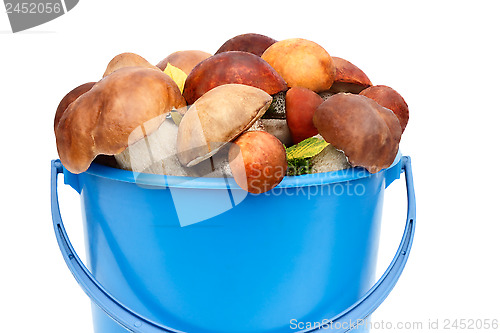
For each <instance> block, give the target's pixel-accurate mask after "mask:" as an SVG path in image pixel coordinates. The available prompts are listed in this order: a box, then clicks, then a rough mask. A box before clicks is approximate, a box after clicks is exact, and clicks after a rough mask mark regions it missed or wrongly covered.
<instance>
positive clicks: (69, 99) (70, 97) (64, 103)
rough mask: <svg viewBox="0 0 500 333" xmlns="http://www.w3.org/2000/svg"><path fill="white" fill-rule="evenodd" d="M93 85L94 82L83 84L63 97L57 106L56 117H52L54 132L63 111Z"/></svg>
mask: <svg viewBox="0 0 500 333" xmlns="http://www.w3.org/2000/svg"><path fill="white" fill-rule="evenodd" d="M94 84H95V82H87V83H84V84H82V85H81V86H78V87H76V88H75V89H73V90H71V91H70V92H69V93H67V94H66V96H64V97H63V99H62V100H61V102H60V103H59V105H58V106H57V110H56V115H55V117H54V131H55V130H56V128H57V125H58V124H59V120H60V119H61V117H62V115H63V113H64V111H66V109H67V108H68V106H69V105H70V104H71V103H73V102H74V101H75V100H76V99H77V98H78V97H80V95H82V94H85V93H86V92H87V91H89V90H90V89H91V88H92V87H93V86H94Z"/></svg>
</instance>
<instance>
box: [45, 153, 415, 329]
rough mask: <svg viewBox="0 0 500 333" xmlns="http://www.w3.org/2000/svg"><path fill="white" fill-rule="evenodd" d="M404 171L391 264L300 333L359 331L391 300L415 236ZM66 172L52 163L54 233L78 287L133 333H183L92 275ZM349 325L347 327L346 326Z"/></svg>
mask: <svg viewBox="0 0 500 333" xmlns="http://www.w3.org/2000/svg"><path fill="white" fill-rule="evenodd" d="M402 171H404V172H405V178H406V189H407V196H408V213H407V218H406V227H405V231H404V234H403V239H402V241H401V243H400V245H399V248H398V251H397V253H396V255H395V256H394V259H393V260H392V262H391V264H390V265H389V267H388V268H387V270H386V271H385V273H384V274H383V275H382V277H381V278H380V279H379V280H378V281H377V283H376V284H375V285H374V286H373V287H372V288H371V289H370V290H369V291H368V292H367V293H366V294H365V295H364V296H363V297H362V298H361V299H360V300H358V301H357V302H356V303H354V304H353V305H352V306H350V307H349V308H348V309H346V310H345V311H344V312H342V313H340V314H339V315H337V316H335V317H334V318H332V319H330V320H329V321H323V322H322V324H323V325H322V326H319V327H314V328H311V329H307V330H304V331H301V332H300V333H310V332H318V331H323V330H326V329H328V332H335V333H340V332H348V331H350V330H352V329H354V328H355V325H356V323H359V321H360V320H364V319H366V318H367V317H368V316H370V315H371V314H372V313H373V311H375V310H376V309H377V308H378V307H379V306H380V304H382V302H383V301H384V300H385V299H386V298H387V296H388V295H389V294H390V292H391V291H392V289H393V288H394V286H395V285H396V283H397V281H398V279H399V277H400V276H401V273H402V272H403V269H404V267H405V265H406V262H407V260H408V256H409V254H410V249H411V245H412V242H413V236H414V233H415V217H416V216H415V215H416V208H415V190H414V187H413V174H412V170H411V161H410V157H409V156H403V157H402ZM62 172H63V166H62V164H61V162H60V161H59V160H53V161H52V169H51V208H52V221H53V225H54V231H55V233H56V238H57V242H58V244H59V248H60V249H61V252H62V255H63V257H64V260H65V261H66V264H67V265H68V268H69V270H70V271H71V273H72V274H73V276H74V277H75V279H76V281H77V282H78V284H79V285H80V286H81V287H82V289H83V290H84V291H85V293H86V294H87V295H88V296H89V297H90V299H91V300H92V302H94V303H95V304H96V305H97V306H98V307H99V308H101V309H102V310H103V311H104V312H105V313H106V314H107V315H108V316H109V317H111V318H112V319H113V320H115V321H116V322H117V323H119V324H120V325H122V326H123V327H124V328H126V329H127V330H129V331H130V332H136V333H181V331H179V330H175V329H172V328H169V327H166V326H163V325H161V324H159V323H155V322H154V321H151V320H149V319H147V318H144V317H143V316H141V315H140V314H138V313H136V312H134V311H133V310H131V309H129V308H128V307H126V306H125V305H123V304H122V303H120V302H119V301H118V300H117V299H116V298H114V297H113V296H112V295H110V294H109V293H108V292H107V291H106V290H105V289H104V287H103V286H102V285H101V284H100V283H99V282H98V281H97V280H96V279H95V277H94V276H93V275H92V273H90V271H89V270H88V269H87V267H85V265H84V264H83V263H82V261H81V260H80V258H79V257H78V255H77V254H76V252H75V250H74V249H73V246H72V245H71V241H70V240H69V238H68V235H67V233H66V230H65V229H64V224H63V221H62V218H61V212H60V210H59V200H58V197H57V175H58V174H59V173H62ZM346 324H347V325H346Z"/></svg>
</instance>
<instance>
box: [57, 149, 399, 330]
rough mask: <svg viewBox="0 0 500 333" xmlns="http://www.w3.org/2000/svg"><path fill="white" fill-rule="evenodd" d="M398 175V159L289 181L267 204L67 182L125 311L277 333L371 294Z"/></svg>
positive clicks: (95, 173)
mask: <svg viewBox="0 0 500 333" xmlns="http://www.w3.org/2000/svg"><path fill="white" fill-rule="evenodd" d="M400 171H401V165H400V156H398V158H397V159H396V162H395V163H394V164H393V165H392V166H391V167H390V168H388V169H386V170H382V171H381V172H379V173H377V174H373V175H371V174H368V173H367V172H366V171H364V170H362V169H356V168H354V169H349V170H347V171H340V172H336V173H325V174H316V175H307V176H298V177H287V178H285V179H284V181H283V182H282V183H281V184H280V185H279V186H278V187H277V188H275V189H274V190H273V191H272V192H270V193H266V194H261V195H247V193H246V192H244V191H242V190H240V189H239V188H238V187H237V185H236V184H234V181H232V180H231V179H228V180H224V179H191V180H186V179H185V178H181V177H162V176H156V175H134V173H132V172H128V171H124V170H117V169H113V168H109V167H104V166H101V165H97V164H95V165H92V166H91V168H90V169H89V170H88V171H87V172H85V173H83V174H80V175H73V174H71V173H69V172H67V171H66V170H65V171H64V173H65V182H66V183H68V184H70V185H71V186H73V187H74V188H75V189H76V190H77V191H79V192H80V193H81V200H82V211H83V220H84V227H85V228H84V229H85V239H86V247H87V251H88V258H89V263H88V266H89V268H90V270H91V271H92V272H93V274H94V276H95V277H96V278H97V280H99V281H100V283H101V284H102V285H103V286H104V287H105V288H106V289H107V290H108V291H109V292H110V293H111V294H112V295H114V296H115V297H116V298H117V299H118V300H119V301H121V302H122V303H124V304H126V305H127V306H128V307H129V308H131V309H133V310H134V311H136V312H138V313H141V314H142V315H144V316H146V317H149V318H150V319H152V320H154V321H156V322H158V323H161V324H163V325H165V326H169V327H172V328H175V329H177V330H181V331H185V332H207V333H208V332H233V333H237V332H241V333H243V332H269V333H278V332H286V331H294V328H297V330H298V329H300V328H307V327H306V325H311V324H315V323H318V322H321V321H322V320H323V319H327V318H331V317H333V316H335V315H336V314H338V313H340V312H342V311H343V310H345V309H346V308H347V307H348V306H350V305H352V304H353V303H354V302H356V301H357V300H358V299H359V298H360V297H361V296H362V295H363V294H364V293H365V292H366V291H368V290H369V289H370V287H371V286H372V284H373V282H374V277H375V276H374V274H375V264H376V255H377V247H378V239H379V230H380V220H381V213H382V204H383V197H384V189H385V188H386V186H388V185H389V184H390V183H391V182H392V181H393V180H394V179H396V178H399V174H400ZM207 211H208V212H209V213H208V214H209V215H207V213H206V212H207ZM202 217H205V218H206V219H204V220H200V218H202ZM186 221H187V222H186ZM93 316H94V328H95V333H123V332H127V330H125V329H124V328H122V327H121V326H120V325H118V324H116V323H115V322H114V321H113V320H111V319H110V318H109V317H108V316H107V315H106V314H105V313H104V312H103V311H102V310H100V309H99V308H97V307H96V306H94V309H93ZM359 331H360V330H358V332H359Z"/></svg>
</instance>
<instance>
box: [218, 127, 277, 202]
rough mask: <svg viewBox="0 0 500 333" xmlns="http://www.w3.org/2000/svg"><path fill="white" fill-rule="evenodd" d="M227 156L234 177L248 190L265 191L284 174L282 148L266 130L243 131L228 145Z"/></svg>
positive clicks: (272, 186) (273, 185) (254, 191)
mask: <svg viewBox="0 0 500 333" xmlns="http://www.w3.org/2000/svg"><path fill="white" fill-rule="evenodd" d="M228 156H229V158H228V159H229V166H230V167H231V171H232V174H233V176H234V180H235V181H236V183H237V184H238V185H239V186H240V187H241V188H242V189H244V190H246V191H248V192H250V193H255V194H258V193H264V192H267V191H269V190H271V189H273V188H274V187H275V186H276V185H278V184H279V183H280V182H281V180H282V179H283V177H285V175H286V169H287V159H286V151H285V148H284V147H283V144H282V143H281V141H280V140H278V139H277V138H276V137H275V136H273V135H271V134H269V133H267V132H262V131H253V132H246V133H243V134H242V135H240V136H239V137H238V138H237V139H236V140H234V143H233V144H231V147H230V148H229V154H228Z"/></svg>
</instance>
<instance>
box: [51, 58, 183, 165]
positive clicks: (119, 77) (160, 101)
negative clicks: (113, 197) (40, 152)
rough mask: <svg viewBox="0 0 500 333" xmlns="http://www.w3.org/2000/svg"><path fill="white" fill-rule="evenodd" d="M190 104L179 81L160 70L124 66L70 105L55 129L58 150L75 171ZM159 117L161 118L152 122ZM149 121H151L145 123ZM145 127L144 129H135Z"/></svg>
mask: <svg viewBox="0 0 500 333" xmlns="http://www.w3.org/2000/svg"><path fill="white" fill-rule="evenodd" d="M185 105H186V103H185V100H184V98H183V97H182V95H181V93H180V91H179V88H178V87H177V85H176V84H175V82H174V81H173V80H172V79H171V78H170V77H168V76H167V75H166V74H164V73H162V72H161V71H159V70H153V69H149V68H144V67H127V68H122V69H119V70H117V71H115V72H113V73H112V74H110V75H108V76H106V77H105V78H103V79H102V80H101V81H99V82H97V83H96V84H95V85H94V87H93V88H92V89H91V90H89V91H88V92H86V93H84V94H82V95H81V96H80V97H78V98H77V99H76V100H75V101H74V102H73V103H71V104H70V105H69V106H68V108H67V109H66V111H65V112H64V114H63V116H62V117H61V119H60V121H59V124H58V126H57V128H56V142H57V150H58V152H59V156H60V158H61V162H62V163H63V165H64V166H65V167H66V168H67V169H68V170H69V171H71V172H73V173H81V172H84V171H86V170H87V169H88V167H89V166H90V164H91V162H92V161H93V160H94V158H95V157H96V156H97V155H99V154H105V155H115V154H118V153H120V152H122V151H123V150H124V149H125V148H126V147H127V146H128V145H129V144H132V143H134V142H136V141H138V140H140V139H141V138H142V137H144V136H145V135H148V134H150V133H151V132H153V131H155V130H156V129H157V128H158V127H159V126H160V124H161V123H162V121H163V119H164V118H162V117H159V116H160V115H162V114H165V115H166V114H167V113H168V112H169V111H170V110H171V109H173V108H181V107H184V106H185ZM151 119H156V121H148V120H151ZM143 124H146V125H143ZM139 126H143V131H134V129H136V128H137V127H139Z"/></svg>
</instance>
